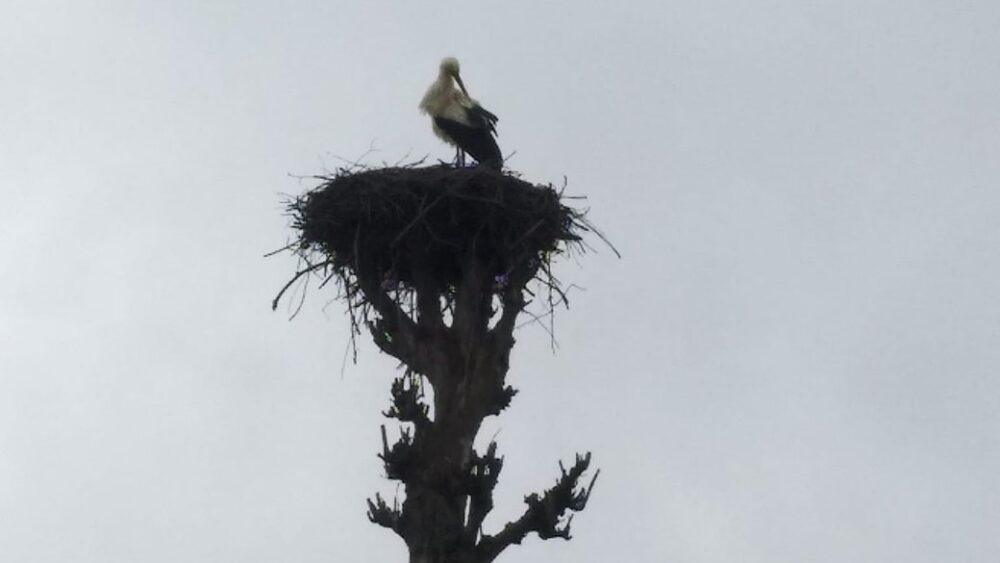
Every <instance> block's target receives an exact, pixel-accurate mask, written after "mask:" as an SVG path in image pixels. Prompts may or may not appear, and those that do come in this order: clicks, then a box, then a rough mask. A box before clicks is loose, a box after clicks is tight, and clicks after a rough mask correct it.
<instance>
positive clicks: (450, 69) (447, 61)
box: [441, 57, 469, 97]
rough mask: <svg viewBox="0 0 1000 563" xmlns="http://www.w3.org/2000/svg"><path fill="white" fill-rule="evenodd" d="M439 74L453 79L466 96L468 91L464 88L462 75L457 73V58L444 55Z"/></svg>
mask: <svg viewBox="0 0 1000 563" xmlns="http://www.w3.org/2000/svg"><path fill="white" fill-rule="evenodd" d="M441 76H448V77H451V78H454V79H455V82H457V83H458V87H459V88H461V89H462V93H464V94H465V95H466V96H467V97H468V95H469V91H468V90H466V89H465V84H464V83H463V82H462V76H461V75H460V74H459V67H458V59H456V58H455V57H445V58H443V59H441Z"/></svg>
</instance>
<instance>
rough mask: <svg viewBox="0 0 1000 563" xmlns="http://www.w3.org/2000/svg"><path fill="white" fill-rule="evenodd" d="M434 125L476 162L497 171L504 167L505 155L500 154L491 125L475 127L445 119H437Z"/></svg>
mask: <svg viewBox="0 0 1000 563" xmlns="http://www.w3.org/2000/svg"><path fill="white" fill-rule="evenodd" d="M473 123H477V122H475V121H474V122H473ZM479 124H481V122H480V123H477V125H479ZM434 125H437V126H438V128H439V129H441V130H442V131H444V132H445V133H447V134H448V136H449V137H451V139H452V140H453V141H455V144H456V145H458V148H460V149H462V150H463V151H465V152H467V153H469V154H470V155H472V158H474V159H476V162H478V163H480V164H482V165H484V166H489V167H490V168H495V169H497V170H500V168H501V167H502V166H503V155H502V154H500V147H498V146H497V141H496V139H494V138H493V133H492V130H491V128H492V124H491V123H486V124H484V125H483V126H481V127H474V126H469V125H465V124H464V123H459V122H457V121H452V120H450V119H445V118H443V117H435V118H434Z"/></svg>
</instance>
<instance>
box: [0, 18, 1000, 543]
mask: <svg viewBox="0 0 1000 563" xmlns="http://www.w3.org/2000/svg"><path fill="white" fill-rule="evenodd" d="M997 29H1000V4H998V3H997V2H996V1H995V0H989V1H967V2H954V1H948V2H945V1H926V0H907V1H903V0H898V1H891V0H865V1H860V0H841V1H836V2H835V1H822V2H817V1H812V0H794V1H793V0H762V1H759V2H744V1H739V0H697V1H694V0H690V1H673V2H671V1H660V0H657V1H649V2H607V3H601V2H581V1H573V2H537V1H530V2H529V1H521V0H507V1H504V2H492V3H472V4H470V3H468V2H419V3H418V2H390V3H383V2H374V1H372V2H349V3H348V2H335V1H330V0H323V1H289V2H280V3H279V2H225V1H213V2H205V1H173V2H122V1H114V0H106V1H102V2H98V1H86V0H76V1H64V2H49V1H39V0H31V1H22V0H5V1H4V2H3V4H2V6H0V190H2V204H0V263H2V266H3V276H0V319H2V320H0V559H3V560H4V561H16V562H19V563H35V562H46V563H48V562H53V563H56V562H58V563H64V562H74V563H77V562H79V563H114V562H123V563H124V562H129V563H131V562H136V561H141V562H144V563H145V562H149V563H159V562H164V563H166V562H170V563H176V562H184V563H195V562H206V563H207V562H212V563H219V562H239V563H270V562H302V563H307V562H328V561H359V562H369V561H372V562H390V561H403V560H405V549H404V546H403V543H402V542H401V541H400V540H399V539H398V538H397V537H396V536H395V535H393V534H392V533H391V532H388V531H386V530H384V529H381V528H378V527H376V526H374V525H371V524H369V523H368V522H367V520H366V518H365V516H364V509H365V503H364V500H365V498H366V497H367V496H370V495H372V494H373V493H374V492H376V491H380V492H382V493H383V494H388V495H391V494H392V493H393V492H394V490H395V489H394V484H393V483H390V482H389V481H386V480H385V479H383V478H382V477H381V475H382V470H381V467H380V464H379V461H378V460H377V459H376V457H375V454H376V452H377V450H378V448H379V430H378V427H379V424H381V423H382V422H383V419H382V418H381V416H380V415H379V411H380V410H382V409H384V408H386V406H387V405H388V397H389V395H388V388H389V383H390V381H391V378H392V377H393V376H394V374H395V373H397V372H396V370H395V362H393V361H390V360H389V359H388V358H387V357H385V356H383V355H380V354H379V353H378V352H377V350H376V349H375V348H374V346H372V345H370V344H368V343H363V345H362V347H361V350H360V357H359V363H358V364H357V365H351V364H350V363H348V364H347V366H346V368H344V369H342V367H341V366H342V365H343V361H344V353H345V349H346V342H347V337H348V324H347V321H346V319H345V317H344V315H343V308H342V306H341V305H340V304H339V303H332V304H330V305H329V306H328V307H326V308H325V310H324V306H325V305H327V304H328V302H329V301H330V299H331V298H332V296H333V294H332V293H331V292H329V291H326V292H324V291H313V292H311V293H310V294H309V295H308V296H307V299H306V302H305V306H304V308H303V311H302V313H301V314H300V315H299V316H298V317H297V318H296V319H294V320H293V321H291V322H289V321H288V310H287V309H284V308H283V309H281V310H279V311H278V312H276V313H275V312H272V311H271V310H270V307H269V305H270V299H271V298H272V297H273V296H274V294H275V293H276V291H277V290H278V289H279V288H280V287H281V285H282V284H283V283H284V282H285V281H286V280H287V279H289V277H290V276H291V274H292V273H293V269H294V267H295V262H294V260H293V259H292V258H291V257H288V256H276V257H273V258H268V259H265V258H263V255H264V254H265V253H266V252H268V251H271V250H273V249H275V248H278V247H280V246H282V245H283V244H284V243H285V241H286V239H287V237H288V236H289V234H290V230H289V228H288V221H287V218H286V217H284V216H283V215H282V203H281V202H282V200H283V196H282V195H281V194H283V193H284V194H289V193H291V194H297V193H300V192H302V191H303V190H305V189H308V188H309V187H311V184H310V183H309V182H308V181H301V180H299V179H297V178H296V176H301V175H309V174H314V173H320V172H323V171H324V170H325V169H331V168H334V167H336V166H337V165H339V164H341V161H339V160H338V159H337V156H340V157H346V158H355V157H357V156H359V155H361V154H362V153H364V152H365V151H366V150H367V149H368V148H369V146H372V145H374V146H375V147H376V148H377V149H378V151H377V152H375V153H373V154H371V155H369V156H368V157H367V160H368V162H370V163H377V162H380V161H382V160H386V161H390V162H394V161H397V160H399V159H400V158H403V157H404V156H406V155H410V156H414V157H420V156H424V155H430V157H431V158H448V157H449V156H450V155H451V151H450V150H449V149H448V148H447V147H446V146H444V145H442V144H441V143H440V142H439V141H438V140H437V139H436V138H435V137H434V136H433V135H432V134H431V131H430V123H429V121H428V119H427V118H426V117H425V116H422V115H420V114H419V113H418V111H417V103H418V101H419V100H420V98H421V96H422V95H423V92H424V89H425V88H426V87H427V85H428V84H430V82H431V81H432V80H433V79H434V78H435V74H436V71H437V64H438V61H439V60H440V59H441V58H442V57H443V56H447V55H454V56H456V57H458V58H459V59H460V60H461V61H462V63H463V75H464V77H465V80H466V84H467V85H468V86H469V88H470V90H471V92H472V94H473V95H474V96H475V97H477V98H479V99H480V101H481V102H482V103H483V105H484V106H486V107H487V108H489V109H490V110H492V111H494V112H495V113H497V114H498V115H499V116H500V139H499V140H500V144H501V147H502V149H503V150H504V152H505V153H511V152H513V151H516V154H515V155H514V157H513V158H512V159H510V161H509V163H508V164H509V166H510V167H512V168H514V169H516V170H519V171H520V172H522V173H523V174H524V175H525V177H526V178H528V179H530V180H532V181H537V182H555V183H561V182H562V178H563V176H564V175H565V176H566V177H568V181H569V187H568V190H567V191H568V193H570V194H572V195H585V196H587V198H588V200H587V205H588V206H589V207H590V208H591V218H592V220H593V221H594V222H596V223H597V224H598V225H599V226H601V227H602V228H603V229H604V231H606V233H607V234H608V235H609V236H610V237H611V239H612V240H613V241H614V243H615V244H616V245H617V246H618V248H619V249H620V250H621V251H622V254H623V258H622V259H621V260H618V259H616V258H615V257H614V256H613V254H612V253H610V252H608V251H605V250H603V249H600V248H599V252H598V253H596V254H588V255H586V256H584V257H582V258H581V259H580V260H579V261H578V262H577V261H572V260H569V261H565V262H563V263H562V264H560V265H559V268H558V270H557V273H558V274H559V275H560V276H561V277H562V278H563V279H564V280H565V281H566V282H567V283H574V284H577V285H579V286H582V287H583V288H584V290H582V291H575V292H574V293H572V294H571V299H572V307H571V309H570V310H568V311H563V312H561V313H560V314H559V315H558V317H557V318H556V336H557V338H558V342H559V349H558V351H557V352H556V353H555V354H553V353H552V351H551V349H550V347H549V338H548V335H547V334H546V333H545V331H544V330H542V329H541V328H539V327H538V326H527V327H524V328H523V329H522V330H521V331H520V332H519V333H518V346H517V348H515V351H514V356H513V360H512V367H511V373H510V381H511V383H513V384H514V385H515V386H516V387H518V388H520V390H521V394H519V395H518V396H517V398H516V399H515V402H514V404H513V406H512V407H511V408H510V409H509V410H507V411H506V412H505V413H504V415H503V416H502V417H501V418H499V419H495V418H494V419H491V420H490V421H489V422H488V424H487V426H486V427H485V428H484V430H483V431H482V434H481V437H483V438H484V439H488V438H489V437H491V436H493V435H496V436H497V440H498V442H499V445H500V449H501V451H502V453H503V454H505V455H506V464H505V467H504V472H503V474H502V475H501V480H500V486H499V488H498V490H497V501H498V502H497V507H496V510H495V511H494V512H493V514H492V515H491V517H490V519H488V520H487V531H496V530H497V529H498V528H499V526H501V525H502V524H503V523H504V522H506V521H507V520H510V519H512V518H515V517H517V516H518V515H520V513H521V512H522V506H523V505H522V503H521V498H522V496H523V495H524V494H525V493H527V492H529V491H533V490H540V489H542V488H544V487H546V486H549V485H550V484H551V483H552V482H553V480H554V478H555V476H556V475H557V473H558V467H557V464H556V462H557V460H558V459H560V458H562V459H571V457H572V455H573V453H574V452H576V451H586V450H591V451H593V452H594V463H595V465H596V466H598V467H600V468H601V469H602V473H601V479H600V481H599V482H598V486H597V488H596V490H595V493H594V497H593V499H592V501H591V503H590V505H589V506H588V508H587V510H586V511H585V512H583V513H582V514H580V515H578V517H577V518H576V519H575V520H574V524H573V530H574V532H575V538H574V539H573V540H572V541H571V542H568V543H566V542H562V541H558V540H552V541H548V542H542V541H540V540H538V539H537V538H535V537H532V538H529V539H528V540H527V541H525V542H524V544H522V545H521V546H514V547H512V548H511V549H510V550H509V551H508V552H506V553H505V554H504V555H503V556H501V559H500V561H511V562H513V561H520V562H524V563H541V562H552V561H574V562H576V561H594V562H605V561H634V562H661V561H663V562H677V563H702V562H704V563H731V562H733V561H739V562H760V563H765V562H766V563H774V562H782V563H784V562H787V563H793V562H794V563H798V562H804V561H808V562H817V563H834V562H844V561H850V562H852V563H862V562H872V563H875V562H879V563H883V562H906V563H920V562H935V563H937V562H941V561H962V562H969V563H978V562H982V563H986V562H990V563H992V562H995V561H997V557H998V554H1000V535H998V534H997V533H996V530H997V529H1000V478H998V477H997V475H1000V379H998V377H997V375H998V373H1000V291H998V290H997V281H996V280H997V278H998V276H1000V257H998V246H1000V220H998V212H1000V190H998V187H1000V186H998V183H1000V155H998V150H1000V102H998V100H1000V58H998V53H1000V34H998V33H997Z"/></svg>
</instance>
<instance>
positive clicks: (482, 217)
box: [273, 165, 603, 563]
mask: <svg viewBox="0 0 1000 563" xmlns="http://www.w3.org/2000/svg"><path fill="white" fill-rule="evenodd" d="M318 178H319V179H320V180H321V181H322V184H321V185H320V186H319V187H318V188H316V189H315V190H312V191H310V192H308V193H306V194H305V195H303V196H301V197H298V198H296V199H294V200H293V201H291V202H290V203H289V207H288V210H289V213H290V215H291V217H292V220H293V228H294V229H295V230H296V231H297V234H298V238H297V240H295V241H294V242H293V243H292V244H290V245H288V246H287V247H286V248H285V249H287V250H290V251H292V252H294V253H295V254H297V256H298V257H299V258H300V261H301V265H302V267H301V268H300V269H299V271H298V272H297V273H296V274H295V276H294V277H293V278H292V280H291V281H289V282H288V284H286V285H285V287H284V288H282V290H281V292H279V294H278V296H277V297H276V298H275V300H274V303H273V305H274V306H275V307H276V306H277V304H278V301H279V300H280V299H281V297H282V295H283V294H284V293H285V292H286V291H287V290H288V289H289V288H291V287H292V286H293V285H294V284H295V283H296V282H297V281H299V280H302V279H304V280H306V281H307V282H308V279H309V278H310V277H312V276H313V275H315V276H318V277H319V278H320V279H321V280H322V282H321V285H326V284H329V283H331V282H334V283H335V284H337V285H338V286H339V288H340V297H341V298H342V299H343V300H344V302H345V303H346V304H347V311H348V315H349V318H350V322H351V326H352V338H353V336H354V335H360V334H361V330H362V328H366V329H367V331H368V332H369V334H370V335H371V337H372V338H373V340H374V342H375V344H376V345H377V346H378V347H379V349H381V350H382V351H383V352H385V353H386V354H389V355H390V356H392V357H394V358H396V359H398V360H399V361H400V362H401V366H402V367H403V374H402V375H401V376H399V377H397V378H396V379H395V380H394V381H393V383H392V388H391V396H392V402H391V406H390V407H389V409H388V410H387V411H385V412H384V414H385V416H387V417H389V418H394V419H396V420H398V421H399V422H400V423H402V429H401V432H400V435H399V438H398V439H396V440H395V441H394V442H393V443H392V444H390V440H389V438H388V436H387V431H386V428H385V426H384V425H383V426H382V452H381V454H380V455H379V457H380V458H381V459H382V461H383V463H384V467H385V472H386V476H387V477H388V478H389V479H392V480H397V481H400V482H402V483H403V485H404V486H405V500H404V501H403V502H402V504H400V503H399V500H398V499H396V500H394V501H393V502H392V503H391V504H390V503H389V502H387V501H386V500H385V499H383V498H382V496H381V495H379V494H376V495H375V497H374V499H369V501H368V518H369V519H370V520H371V521H372V522H374V523H376V524H378V525H381V526H384V527H386V528H389V529H391V530H392V531H394V532H395V533H396V534H398V535H399V536H400V537H401V538H402V539H403V540H404V541H405V542H406V545H407V547H408V549H409V553H410V562H411V563H486V562H489V561H493V560H494V559H495V558H496V557H497V556H498V555H499V554H500V553H501V552H503V551H504V549H506V548H507V547H508V546H510V545H512V544H519V543H520V542H521V540H522V539H524V538H525V537H526V536H527V535H528V534H530V533H532V532H533V533H536V534H537V535H538V536H539V537H541V538H543V539H549V538H557V537H559V538H564V539H569V538H570V521H571V520H572V514H570V515H569V516H568V517H567V512H570V513H572V512H575V511H580V510H583V508H584V507H585V506H586V504H587V500H588V499H589V497H590V493H591V491H592V489H593V486H594V482H595V481H596V479H597V475H598V473H599V471H598V472H595V473H594V475H593V477H592V478H591V479H590V481H589V484H587V486H586V487H582V488H581V487H580V484H581V479H582V478H583V475H584V473H585V472H586V471H587V469H588V468H589V466H590V460H591V456H590V453H586V454H584V455H577V456H576V460H575V463H574V464H573V465H572V466H571V467H569V468H568V469H567V468H565V467H563V465H562V463H560V464H559V466H560V470H561V474H560V476H559V477H558V479H557V481H556V483H555V485H554V486H553V487H552V488H550V489H547V490H545V491H543V492H541V493H533V494H530V495H528V496H527V497H525V503H526V505H527V506H526V509H525V511H524V513H523V514H522V515H521V516H520V517H519V518H517V519H516V520H513V521H511V522H509V523H508V524H506V525H505V526H504V527H503V528H502V529H500V530H499V531H497V532H495V533H486V532H484V530H483V529H482V524H483V521H484V519H485V518H486V515H487V514H488V513H489V512H490V511H491V510H492V509H493V491H494V489H495V487H496V485H497V479H498V477H499V474H500V470H501V469H502V467H503V458H502V457H498V455H497V444H496V443H495V442H491V443H490V444H489V446H488V447H487V448H486V451H485V452H477V451H476V450H475V448H474V442H475V438H476V435H477V433H478V431H479V429H480V427H481V425H482V423H483V420H484V419H485V418H486V417H487V416H491V415H499V414H500V412H501V411H502V410H503V409H505V408H506V407H507V406H508V405H509V404H510V402H511V399H512V398H513V397H514V395H515V394H516V390H515V389H513V388H512V387H511V386H509V385H506V383H505V377H506V374H507V371H508V369H509V365H510V362H509V360H510V353H511V349H512V347H513V346H514V330H515V327H516V321H517V319H518V316H519V315H520V314H521V313H523V312H525V311H526V310H527V309H528V307H529V305H531V304H532V303H541V304H542V306H543V307H544V308H546V309H547V313H550V314H551V313H552V309H553V307H555V306H556V305H559V304H565V303H567V302H566V295H565V293H564V292H563V290H562V288H561V287H560V284H559V282H558V280H557V279H556V278H555V277H554V276H553V275H552V271H551V269H550V261H551V259H552V258H553V257H555V256H557V255H560V254H563V253H565V252H567V251H570V250H574V249H583V248H584V242H583V240H582V238H581V235H582V234H583V233H584V232H588V231H589V232H594V233H596V234H597V235H598V236H600V233H598V232H597V231H595V230H594V229H593V227H592V225H590V224H589V223H588V222H587V221H586V219H585V217H584V213H583V212H580V211H577V210H574V209H573V208H571V207H569V206H567V205H564V204H563V201H562V196H561V193H560V192H557V191H556V190H554V189H553V188H552V186H535V185H532V184H530V183H528V182H525V181H523V180H521V179H519V178H517V177H515V176H513V175H510V174H501V173H499V172H496V171H493V170H488V169H482V168H475V169H472V168H453V167H450V166H430V167H418V166H416V165H413V166H401V167H400V166H397V167H386V168H377V169H357V168H354V169H341V170H340V171H338V173H337V174H336V175H334V176H323V177H318ZM601 238H602V239H603V237H601ZM533 282H534V283H533ZM539 290H540V291H539ZM300 305H301V304H300ZM428 385H429V388H428ZM428 392H429V393H428ZM428 394H430V395H432V400H431V401H429V402H428V400H427V395H428Z"/></svg>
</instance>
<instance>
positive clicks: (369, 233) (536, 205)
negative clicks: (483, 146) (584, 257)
mask: <svg viewBox="0 0 1000 563" xmlns="http://www.w3.org/2000/svg"><path fill="white" fill-rule="evenodd" d="M321 180H322V183H321V184H320V185H319V186H318V187H317V188H315V189H313V190H311V191H309V192H308V193H306V194H304V195H302V196H299V197H297V198H295V199H294V200H292V201H291V202H290V203H289V205H288V211H289V213H290V215H291V216H292V226H293V228H294V229H295V230H296V231H297V232H298V235H299V239H298V241H297V242H296V243H295V250H296V251H297V252H298V253H299V254H300V255H303V256H308V255H312V256H313V257H315V253H316V252H318V253H319V254H321V255H322V256H324V257H325V258H326V260H328V261H329V263H330V264H331V265H332V267H333V268H334V269H342V268H349V269H351V270H352V271H353V273H354V274H355V275H358V276H366V277H368V276H375V277H377V278H378V279H380V280H384V281H390V282H392V283H399V284H402V285H404V286H409V287H414V286H415V285H416V284H417V283H418V280H419V283H420V284H421V285H424V286H431V287H430V288H432V289H443V288H446V287H449V286H455V285H457V284H458V283H459V282H460V280H461V278H462V275H463V264H466V263H467V261H468V260H469V259H470V258H473V259H474V260H476V262H477V263H479V264H481V265H485V266H486V267H488V268H489V269H490V270H491V272H490V273H491V274H492V275H494V276H497V277H502V276H503V275H504V274H505V273H507V272H509V271H511V270H512V269H513V268H515V267H516V266H518V265H519V264H520V263H522V262H524V261H527V260H539V259H540V258H541V257H544V256H546V255H547V254H548V253H551V252H553V251H556V250H557V249H558V248H559V245H560V244H561V243H572V242H578V241H580V234H579V233H578V231H579V229H580V228H581V227H584V225H585V224H584V223H582V222H581V221H582V218H583V216H582V213H580V212H578V211H576V210H574V209H572V208H571V207H569V206H567V205H564V204H563V203H562V200H561V194H560V192H558V191H557V190H555V189H554V188H553V187H552V186H538V185H534V184H531V183H529V182H526V181H524V180H521V179H520V178H518V177H516V176H513V175H510V174H503V173H500V172H497V171H494V170H490V169H488V168H483V167H477V168H455V167H452V166H448V165H439V166H427V167H406V166H402V167H386V168H375V169H363V170H360V171H358V170H341V171H339V172H338V173H337V174H336V175H334V176H329V177H322V178H321ZM314 261H315V258H314Z"/></svg>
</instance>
